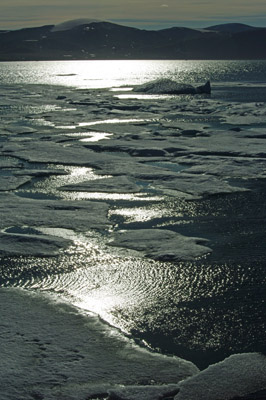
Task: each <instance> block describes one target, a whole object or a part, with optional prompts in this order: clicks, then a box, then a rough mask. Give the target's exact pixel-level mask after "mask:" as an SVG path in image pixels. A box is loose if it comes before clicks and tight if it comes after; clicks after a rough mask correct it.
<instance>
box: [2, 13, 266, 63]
mask: <svg viewBox="0 0 266 400" xmlns="http://www.w3.org/2000/svg"><path fill="white" fill-rule="evenodd" d="M90 59H173V60H175V59H176V60H179V59H209V60H211V59H214V60H217V59H218V60H219V59H220V60H221V59H223V60H225V59H234V60H241V59H242V60H243V59H246V60H248V59H266V28H255V27H252V26H249V25H244V24H223V25H216V26H210V27H208V28H205V29H190V28H177V27H174V28H169V29H162V30H158V31H151V30H142V29H137V28H131V27H127V26H123V25H118V24H114V23H111V22H105V21H97V20H87V19H80V20H73V21H67V22H65V23H62V24H58V25H46V26H42V27H37V28H25V29H20V30H12V31H4V30H0V61H20V60H21V61H22V60H90Z"/></svg>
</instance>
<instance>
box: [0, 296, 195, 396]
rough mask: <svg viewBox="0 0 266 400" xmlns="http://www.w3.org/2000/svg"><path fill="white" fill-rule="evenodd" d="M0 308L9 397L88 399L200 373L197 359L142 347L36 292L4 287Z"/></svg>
mask: <svg viewBox="0 0 266 400" xmlns="http://www.w3.org/2000/svg"><path fill="white" fill-rule="evenodd" d="M0 309H1V322H0V326H1V336H0V345H1V363H0V376H1V396H2V398H5V399H14V400H15V399H16V400H17V399H24V400H27V399H32V398H45V399H61V398H62V399H63V398H64V399H69V400H70V399H76V400H83V399H84V400H85V399H88V398H97V393H107V391H108V390H109V389H111V388H113V387H114V386H117V385H130V384H135V383H136V382H139V383H142V384H145V385H150V384H154V383H157V384H163V383H177V382H179V381H180V380H182V379H184V378H186V377H188V376H190V375H193V374H195V373H197V372H198V369H197V367H195V366H194V365H193V364H192V363H189V362H186V361H184V360H182V359H179V358H177V357H166V356H163V355H158V354H154V353H150V352H149V351H147V350H144V349H141V348H138V347H137V346H136V345H135V344H134V343H133V342H132V341H130V340H129V339H126V338H124V337H123V336H122V334H120V333H119V332H118V331H116V330H115V329H112V328H110V327H108V326H106V325H105V324H103V323H102V322H100V321H99V319H98V318H97V317H93V316H89V317H88V316H86V315H82V314H79V313H78V312H77V311H76V309H74V308H71V307H70V306H67V305H65V304H63V303H58V304H54V303H53V302H52V301H51V300H49V299H47V298H45V297H39V296H38V295H36V294H28V293H25V292H23V291H19V290H12V289H3V288H2V289H0ZM161 391H163V388H162V390H161ZM90 396H91V397H90Z"/></svg>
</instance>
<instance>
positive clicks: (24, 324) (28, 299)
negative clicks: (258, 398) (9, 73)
mask: <svg viewBox="0 0 266 400" xmlns="http://www.w3.org/2000/svg"><path fill="white" fill-rule="evenodd" d="M134 96H135V97H134ZM1 102H2V103H3V104H2V103H1V104H2V106H3V109H4V112H3V118H2V125H1V130H0V135H1V136H0V138H1V141H0V212H1V219H0V229H1V232H0V255H1V268H2V269H1V279H3V284H2V282H1V286H21V287H26V288H28V289H30V290H34V291H37V293H38V291H48V292H52V293H56V294H57V296H60V295H62V296H63V297H64V298H67V301H69V302H72V303H73V304H79V305H80V306H81V307H82V306H83V305H84V304H86V307H85V306H84V309H87V310H90V311H93V312H95V313H99V315H100V316H101V317H102V318H104V319H106V320H107V321H109V322H110V323H114V325H116V326H119V327H120V328H121V329H124V331H126V332H130V331H131V330H134V331H135V332H136V331H138V332H139V333H141V334H145V329H146V328H147V330H150V332H152V333H153V329H154V327H155V334H156V329H158V326H159V327H160V328H162V332H163V333H165V332H167V333H169V332H170V333H169V336H166V337H167V340H168V338H169V340H170V337H171V335H172V337H173V338H174V340H176V342H177V343H178V345H180V347H178V350H179V349H180V348H181V350H182V349H183V348H185V347H186V346H187V347H188V348H189V350H190V349H191V352H190V353H189V354H191V353H193V351H194V349H196V350H197V351H202V353H203V354H205V353H206V354H207V353H208V351H209V352H212V351H213V353H214V354H216V352H217V349H218V350H220V349H222V350H221V352H222V351H223V349H224V346H225V345H224V342H226V344H228V340H229V339H228V338H230V339H231V340H232V343H231V342H230V343H229V344H228V347H229V348H230V349H231V348H233V349H235V347H234V345H235V343H236V345H235V346H236V348H237V345H239V343H238V341H237V340H238V336H237V334H236V333H240V335H242V336H243V337H244V341H245V340H246V337H245V333H246V332H248V334H249V332H251V334H250V336H249V339H250V337H251V338H252V340H253V339H254V338H255V339H254V340H255V341H257V339H259V340H260V343H261V341H262V333H261V332H262V329H263V324H261V325H260V318H257V316H260V315H261V314H260V310H261V308H262V306H261V305H262V304H263V302H262V301H261V298H263V297H262V295H261V293H260V292H259V293H258V297H256V301H257V303H256V307H257V308H255V306H254V307H253V303H252V304H251V305H252V312H250V308H249V306H250V303H248V300H249V299H250V298H252V296H253V295H254V292H255V289H254V288H256V284H257V281H255V278H256V276H255V278H254V277H253V275H252V279H253V280H254V281H255V283H254V282H253V281H252V280H251V279H249V277H250V275H249V273H250V272H247V271H250V270H251V268H249V269H247V270H245V268H244V267H245V265H244V267H243V270H244V272H243V270H242V264H243V259H246V258H247V257H253V258H251V261H252V262H253V264H254V265H255V266H256V262H257V258H256V256H257V253H255V250H256V249H258V250H257V251H258V254H259V256H260V257H261V254H264V253H265V251H264V248H263V252H262V251H261V253H260V246H261V247H263V243H264V242H263V240H264V239H263V240H262V235H263V234H264V233H263V232H264V230H265V229H264V225H263V224H262V223H261V220H262V219H263V218H264V216H265V209H264V207H263V204H262V206H261V208H259V206H260V204H259V201H260V199H261V198H263V197H258V204H257V206H258V210H255V212H254V213H253V214H252V213H251V214H250V215H251V217H250V218H247V220H248V223H249V224H250V225H247V228H248V229H246V225H245V226H244V228H243V231H242V230H241V228H239V227H241V226H242V225H241V224H242V223H243V221H246V220H245V216H246V213H247V212H250V204H249V203H248V201H247V199H248V196H247V194H251V195H252V193H253V189H254V188H255V189H256V188H257V187H260V186H262V187H263V185H265V178H266V161H265V160H266V150H265V139H266V134H265V126H264V124H265V115H266V106H265V103H243V104H242V103H226V102H220V101H217V100H214V99H212V98H208V97H206V98H204V97H200V98H199V97H197V96H194V97H193V98H191V97H189V96H184V97H180V98H179V97H176V96H166V97H163V96H162V97H160V96H159V97H156V96H155V97H152V96H151V97H149V96H147V97H145V95H143V96H141V95H139V93H138V94H133V92H129V93H125V91H122V90H121V92H119V91H116V92H112V91H109V90H91V91H89V90H75V89H71V88H69V89H67V88H56V90H55V88H54V87H48V86H30V85H29V86H23V85H21V86H20V87H18V86H14V87H13V86H7V87H4V86H3V87H2V97H1ZM14 110H15V111H14ZM14 115H15V117H14ZM259 194H260V196H262V195H261V192H259ZM262 194H264V193H263V192H262ZM255 195H256V193H255ZM213 199H215V200H213ZM235 199H237V201H236V200H235ZM238 199H240V200H238ZM216 200H217V201H216ZM251 200H254V199H253V197H252V196H251ZM223 201H224V202H223ZM233 201H235V203H233ZM231 202H232V204H238V205H239V207H238V209H233V210H232V207H231ZM208 207H209V208H208ZM252 212H253V210H252ZM248 215H249V214H248ZM224 221H225V222H224ZM224 225H225V226H224ZM199 226H200V228H199ZM224 231H225V232H226V234H228V232H229V234H228V236H226V235H225V234H224ZM239 231H240V235H238V233H239ZM253 232H255V235H254V237H255V239H254V237H253V236H252V235H253ZM250 238H252V240H253V241H254V243H255V245H254V255H253V253H252V254H251V255H250V254H248V251H247V250H246V248H247V246H248V245H249V241H250ZM230 240H231V241H232V242H230ZM261 243H262V244H261ZM252 245H253V242H251V245H250V246H252ZM223 246H224V247H223ZM224 249H227V251H231V253H229V255H228V254H227V252H226V251H224ZM239 249H240V250H239ZM212 257H213V258H212ZM226 257H227V258H226ZM234 257H235V259H236V261H235V260H234ZM220 259H222V261H221V262H220ZM231 259H233V261H235V263H234V262H232V267H231V265H230V262H231ZM208 260H210V261H209V264H208ZM224 260H225V261H224ZM228 260H229V261H228ZM262 261H263V260H262ZM197 262H198V264H197ZM205 262H206V264H205ZM219 262H220V263H219ZM253 264H252V265H253ZM254 268H255V267H254ZM258 275H259V284H261V281H262V279H263V275H262V274H260V270H259V269H258ZM264 275H265V274H264ZM239 282H240V283H239ZM250 282H251V285H253V284H254V286H252V291H251V292H247V294H248V295H247V296H246V297H245V293H246V292H245V288H246V287H248V289H249V283H250ZM235 284H236V285H237V284H239V287H237V290H235V287H236V286H234V285H235ZM239 288H240V289H241V290H239ZM259 289H260V290H261V291H262V289H263V287H262V286H259ZM241 296H243V297H245V302H243V301H242V300H243V297H241ZM259 296H261V298H260V297H259ZM0 297H1V301H0V307H1V321H0V324H1V332H2V333H1V336H0V340H1V349H3V350H2V364H1V365H0V374H1V382H3V390H2V393H3V395H5V397H6V398H7V399H8V400H9V399H14V400H18V398H19V399H32V398H35V399H42V398H44V399H60V398H62V399H69V400H71V399H76V400H82V399H84V400H85V399H88V398H91V399H94V398H95V399H97V397H100V398H103V396H104V397H107V396H109V397H110V399H112V398H116V399H124V400H141V399H145V400H149V399H150V400H156V399H161V398H163V397H170V398H173V397H174V396H176V400H182V399H184V400H186V399H191V400H192V399H199V400H200V399H210V400H211V399H213V400H215V399H216V398H217V400H218V399H219V400H222V399H227V400H229V399H232V398H233V397H235V396H243V395H245V394H249V393H252V392H256V391H258V390H262V389H266V372H265V358H264V356H262V355H260V354H258V353H255V352H254V353H249V352H247V351H245V354H238V355H234V356H232V357H230V358H227V359H226V360H225V361H224V362H221V363H216V364H215V365H213V366H211V367H209V368H208V369H205V370H204V371H202V372H201V373H199V370H198V368H197V367H196V366H195V365H194V364H192V363H190V362H186V361H184V360H181V359H180V358H176V357H165V356H162V355H158V354H155V353H151V352H149V351H146V350H143V349H140V348H139V347H137V346H136V345H135V344H134V343H133V342H131V341H129V340H128V339H125V338H124V337H123V335H122V334H120V333H118V332H117V331H116V330H113V329H110V328H109V327H108V326H106V325H104V324H103V323H101V322H99V320H98V319H97V318H95V317H92V316H89V317H88V316H87V315H86V316H84V315H81V314H78V313H77V311H76V309H75V308H72V307H70V306H67V305H64V304H63V303H60V304H53V303H52V302H51V301H48V300H47V299H45V298H42V297H38V295H37V294H34V295H28V294H25V293H24V292H20V291H16V290H11V289H9V290H7V289H3V288H2V289H0ZM246 299H247V301H246ZM234 306H235V309H232V307H234ZM245 307H246V308H245ZM253 308H254V309H253ZM258 310H259V311H258ZM253 311H254V320H251V324H253V325H254V326H253V325H252V326H251V325H250V326H245V323H244V322H245V320H244V319H243V320H241V318H242V317H243V315H244V316H246V315H248V316H250V315H251V314H252V315H253ZM168 315H169V320H167V317H168ZM251 317H252V316H251ZM256 318H257V319H256ZM239 320H240V321H241V323H242V325H241V323H239ZM217 321H218V323H216V322H217ZM243 321H244V322H243ZM249 321H250V320H249ZM167 324H168V325H169V331H167V329H168V325H167ZM201 324H202V325H201ZM256 324H257V325H256ZM232 326H234V327H236V328H235V329H236V330H235V331H231V330H230V329H232ZM257 326H258V327H259V329H260V331H258V330H257ZM238 328H239V330H237V329H238ZM163 329H165V331H164V330H163ZM245 329H246V330H245ZM254 331H255V335H254V334H253V332H254ZM232 332H233V333H232ZM243 332H244V333H243ZM257 332H259V334H258V337H256V334H257ZM159 333H160V334H161V331H159ZM175 335H176V336H175ZM178 335H179V336H178ZM223 335H224V336H223ZM259 335H260V336H259ZM242 336H241V338H242ZM138 339H143V343H146V342H147V340H146V337H145V336H144V337H141V336H140V338H139V337H138ZM148 339H149V337H148ZM145 340H146V342H145ZM242 340H243V338H242ZM244 341H243V342H242V343H244ZM231 346H232V347H231ZM252 346H253V342H252V343H251V346H250V347H251V348H252ZM228 347H227V348H228ZM199 348H200V350H199ZM253 349H254V347H253ZM230 351H231V350H230ZM241 351H242V349H240V350H239V348H238V351H232V352H231V353H230V354H232V353H233V352H235V353H236V352H237V353H241ZM204 352H205V353H204ZM243 353H244V352H243ZM185 354H186V353H185ZM223 354H224V353H223ZM227 355H228V354H227ZM183 358H186V357H185V356H184V357H183ZM187 359H189V358H187ZM206 363H208V362H206ZM190 376H192V378H191V379H188V380H184V379H186V378H188V377H190ZM229 378H230V379H229ZM181 380H182V381H183V382H182V383H180V382H181ZM121 385H122V386H121ZM208 393H209V394H208ZM97 395H99V396H97ZM208 395H209V397H208Z"/></svg>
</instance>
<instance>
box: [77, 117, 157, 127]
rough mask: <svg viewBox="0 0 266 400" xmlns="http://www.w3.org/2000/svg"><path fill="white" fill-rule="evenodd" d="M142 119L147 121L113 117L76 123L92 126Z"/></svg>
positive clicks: (136, 120) (135, 120) (135, 119)
mask: <svg viewBox="0 0 266 400" xmlns="http://www.w3.org/2000/svg"><path fill="white" fill-rule="evenodd" d="M144 121H149V120H147V119H143V118H127V119H118V118H113V119H104V120H101V121H92V122H80V123H79V124H78V125H79V126H92V125H99V124H123V123H129V122H144Z"/></svg>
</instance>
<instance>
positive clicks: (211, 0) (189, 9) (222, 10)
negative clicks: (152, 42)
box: [0, 0, 266, 30]
mask: <svg viewBox="0 0 266 400" xmlns="http://www.w3.org/2000/svg"><path fill="white" fill-rule="evenodd" d="M76 18H89V19H99V20H104V21H110V22H115V23H118V24H122V25H127V26H133V27H136V28H141V29H163V28H170V27H172V26H179V27H180V26H186V27H190V28H204V27H208V26H211V25H217V24H222V23H230V22H239V23H245V24H249V25H253V26H261V27H266V1H265V0H7V1H1V4H0V30H1V29H20V28H24V27H35V26H42V25H56V24H58V23H61V22H64V21H67V20H71V19H76Z"/></svg>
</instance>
